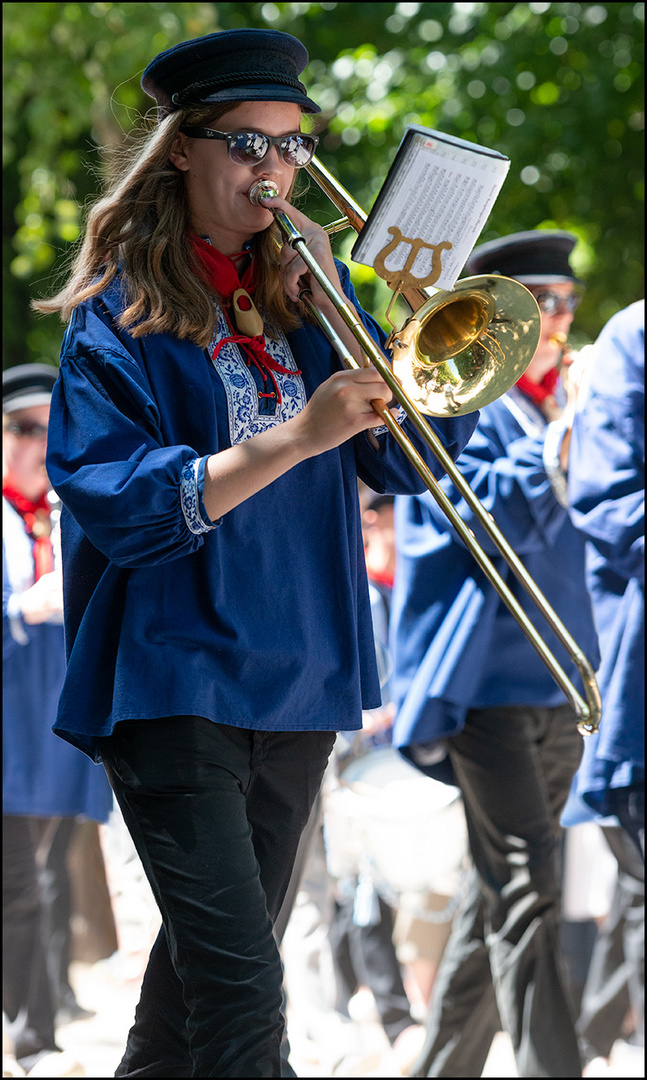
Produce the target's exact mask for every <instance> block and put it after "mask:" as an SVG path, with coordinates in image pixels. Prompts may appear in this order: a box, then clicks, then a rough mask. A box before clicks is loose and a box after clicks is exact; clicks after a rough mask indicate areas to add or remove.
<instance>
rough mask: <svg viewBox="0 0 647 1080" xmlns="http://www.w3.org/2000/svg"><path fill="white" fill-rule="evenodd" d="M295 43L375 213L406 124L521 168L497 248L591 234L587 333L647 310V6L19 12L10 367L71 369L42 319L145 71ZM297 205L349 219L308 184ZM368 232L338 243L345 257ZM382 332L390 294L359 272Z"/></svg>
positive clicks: (333, 165)
mask: <svg viewBox="0 0 647 1080" xmlns="http://www.w3.org/2000/svg"><path fill="white" fill-rule="evenodd" d="M237 27H272V28H274V29H280V30H286V31H288V32H289V33H292V34H295V35H296V36H297V37H299V38H301V39H302V40H303V42H304V43H305V45H306V47H307V48H308V51H309V53H310V57H311V62H310V64H309V66H308V68H307V70H306V72H305V74H304V80H305V82H306V84H307V87H308V92H309V93H310V95H311V96H312V97H314V98H315V100H317V101H318V102H319V104H320V105H321V107H322V110H323V112H322V115H321V117H318V118H317V121H316V124H317V126H316V130H317V131H319V132H320V133H321V135H322V138H321V143H320V149H319V156H320V158H321V160H322V161H323V162H324V164H325V165H326V166H327V167H328V168H329V169H330V170H331V171H332V172H334V173H335V175H336V176H337V177H338V179H339V180H340V181H341V182H342V184H343V185H344V186H345V187H346V188H347V189H348V190H349V191H350V193H351V194H352V195H353V197H354V198H355V199H356V201H357V202H359V203H360V205H361V206H363V207H364V208H365V209H366V210H368V209H370V207H371V205H372V203H373V201H374V199H375V196H376V194H377V192H378V190H379V188H380V185H381V183H382V181H383V179H384V177H385V176H386V173H387V171H388V168H389V165H390V163H391V161H392V159H393V156H394V154H395V151H396V149H397V146H398V143H399V141H400V139H401V137H402V135H403V132H404V130H405V128H406V126H407V124H409V123H417V124H422V125H424V126H426V127H432V128H435V129H437V130H440V131H445V132H448V133H450V134H453V135H459V136H461V137H462V138H465V139H469V140H471V141H473V142H477V143H480V144H483V145H486V146H490V147H493V148H496V149H497V150H499V151H501V152H502V153H504V154H506V155H507V156H508V157H509V158H510V159H511V162H512V165H511V168H510V172H509V174H508V177H507V179H506V181H505V184H504V186H503V189H502V191H501V194H500V195H499V198H498V200H497V202H496V204H495V206H494V209H493V211H492V214H491V216H490V219H489V220H488V222H487V224H486V226H485V229H484V231H483V233H482V234H481V237H480V242H483V241H485V240H489V239H492V238H494V237H497V236H501V235H504V234H506V233H509V232H515V231H517V230H520V229H533V228H537V227H548V228H560V229H569V230H571V231H573V232H574V233H576V234H577V236H578V244H577V247H576V248H575V252H574V265H575V268H576V271H577V272H578V274H579V275H580V276H581V278H582V280H583V281H584V282H585V283H586V290H585V295H584V300H583V302H582V305H581V307H580V308H579V309H578V312H577V316H576V320H575V324H574V333H573V338H574V341H575V343H576V344H578V343H583V342H585V341H588V340H591V339H592V338H594V337H595V336H597V333H598V332H599V330H600V328H601V327H602V325H603V324H604V322H606V320H607V319H608V318H609V317H610V316H611V315H612V314H613V313H614V312H615V311H617V310H618V309H620V308H621V307H624V306H625V305H626V304H628V303H630V302H631V301H633V300H636V299H639V298H641V297H642V296H643V201H644V174H643V127H644V111H643V109H644V99H643V41H644V29H643V28H644V4H631V3H605V4H577V3H556V4H550V3H524V4H521V3H516V4H515V3H509V4H486V3H458V4H444V3H433V4H417V3H411V4H384V3H377V4H376V3H360V4H354V3H324V4H309V3H289V4H274V3H266V4H242V3H231V4H227V3H225V4H167V3H145V4H138V3H94V4H76V3H60V4H57V3H33V4H32V3H15V4H14V3H8V4H3V37H4V101H3V109H4V142H3V155H4V240H3V266H4V358H3V362H4V366H5V367H7V366H11V365H13V364H16V363H23V362H25V361H30V360H45V361H53V362H56V360H57V357H58V351H59V346H60V340H61V335H62V327H61V324H60V322H58V320H57V319H56V318H55V317H49V318H42V317H39V316H35V315H34V314H32V313H31V312H30V309H29V301H30V300H31V299H33V298H34V297H36V296H41V295H44V294H46V293H48V292H50V291H51V290H52V289H53V287H54V285H55V283H56V282H57V281H59V282H60V275H61V274H62V273H64V271H65V267H66V265H67V260H68V257H69V253H70V249H71V247H72V245H73V244H74V241H75V240H76V239H77V238H78V236H79V234H80V229H81V225H82V220H83V213H84V207H85V205H86V204H87V202H88V200H90V199H91V198H92V197H94V196H95V195H96V194H97V193H98V192H99V191H100V190H101V183H102V178H103V175H104V162H103V158H102V154H101V151H100V149H99V148H100V147H104V146H106V147H111V148H114V147H118V146H119V145H120V144H121V143H122V142H123V140H124V138H125V136H126V135H127V134H128V132H129V131H131V129H132V128H133V126H134V125H136V124H137V123H138V122H139V121H140V119H141V117H142V115H143V114H146V113H147V112H148V111H149V107H150V105H151V102H150V99H148V98H147V97H146V96H145V95H144V94H143V92H142V90H141V89H140V86H139V79H140V76H141V72H142V70H143V69H144V67H145V66H146V64H147V63H148V61H149V60H150V59H151V58H152V57H153V56H154V55H155V54H156V53H158V52H160V51H161V50H163V49H166V48H169V47H170V46H172V45H175V44H176V43H177V42H179V41H183V40H186V39H188V38H191V37H196V36H199V35H200V34H207V33H211V32H212V31H215V30H228V29H234V28H237ZM300 205H301V206H302V207H303V208H304V209H306V211H307V212H308V213H310V214H311V216H313V217H314V218H315V219H316V220H318V221H321V222H325V221H326V220H329V219H331V218H334V217H338V216H339V214H338V212H337V211H336V210H335V208H334V207H332V206H331V205H330V204H329V203H328V202H327V201H326V200H325V198H324V197H323V196H321V194H320V193H319V192H318V190H317V189H315V188H314V185H313V184H312V183H311V184H310V190H309V191H308V192H306V193H305V194H304V195H303V196H302V201H301V202H300ZM353 240H354V236H350V235H342V236H341V237H340V238H339V239H338V240H336V242H335V243H336V245H337V250H338V252H339V253H340V255H342V257H344V256H346V257H347V255H348V252H349V250H350V247H351V246H352V242H353ZM352 273H353V279H354V282H355V284H356V286H357V288H358V289H359V292H360V298H361V300H362V302H363V304H364V306H365V307H367V308H368V309H369V310H372V311H373V312H374V313H375V314H376V315H377V316H378V318H381V317H382V312H383V310H384V308H385V306H386V302H387V300H388V296H387V297H385V296H384V293H385V291H386V287H385V286H384V285H383V284H382V283H381V282H379V281H377V279H376V278H375V276H374V275H373V273H372V271H370V270H368V269H367V268H365V267H361V266H358V265H354V266H353V271H352Z"/></svg>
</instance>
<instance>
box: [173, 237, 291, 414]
mask: <svg viewBox="0 0 647 1080" xmlns="http://www.w3.org/2000/svg"><path fill="white" fill-rule="evenodd" d="M189 239H190V241H191V246H192V247H193V251H194V253H195V254H196V256H197V257H198V259H199V261H200V266H201V269H202V271H203V274H202V278H203V281H204V282H205V283H206V284H207V285H209V287H210V288H212V289H213V290H214V291H215V292H216V293H217V294H218V296H219V297H220V298H221V299H222V300H223V301H225V303H228V304H231V299H232V297H233V295H234V293H235V292H236V290H237V289H245V291H246V292H247V293H249V294H250V296H251V295H253V293H254V289H255V287H256V281H255V275H254V261H253V259H251V260H250V261H249V263H248V265H247V266H246V268H245V270H244V271H243V273H242V275H240V276H239V274H238V270H237V269H236V266H235V264H234V262H233V260H234V259H235V258H237V257H238V256H236V255H233V256H231V257H230V256H228V255H223V254H222V252H221V251H218V249H217V248H215V247H213V245H212V244H210V243H208V242H207V241H206V240H203V239H202V237H201V236H196V235H195V233H192V234H191V235H190V237H189ZM243 254H246V252H239V253H238V255H243ZM225 317H226V318H227V322H228V323H229V327H230V329H231V330H232V331H233V330H234V328H233V326H232V323H231V318H230V316H229V313H228V312H227V310H226V309H225ZM229 341H231V342H234V343H235V344H236V345H239V346H240V348H241V349H242V351H243V353H244V354H245V356H246V358H247V364H248V365H249V366H251V365H252V364H254V366H255V367H256V368H257V369H258V370H259V371H260V373H261V375H262V376H263V382H264V383H265V384H267V379H268V375H269V378H270V379H271V381H272V383H273V385H274V392H273V393H272V392H270V393H266V394H261V395H260V396H261V397H273V396H274V395H276V400H277V402H278V404H279V405H280V404H281V392H280V390H279V386H278V383H277V381H276V379H275V378H274V372H275V371H277V372H279V373H280V374H281V375H300V374H301V372H300V371H292V370H291V368H286V367H282V365H281V364H278V363H277V362H276V360H273V359H272V357H271V356H270V355H269V353H268V352H267V350H266V348H265V337H264V335H263V334H258V335H257V336H256V337H249V336H248V335H247V334H240V333H236V332H232V333H231V334H230V335H229V336H228V337H225V338H222V339H221V340H220V341H219V342H218V343H217V345H216V347H215V349H214V351H213V356H212V359H213V360H215V359H216V357H217V356H218V353H219V352H220V350H221V348H222V346H223V345H226V344H227V342H229Z"/></svg>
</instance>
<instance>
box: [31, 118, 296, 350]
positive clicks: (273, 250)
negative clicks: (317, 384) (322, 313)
mask: <svg viewBox="0 0 647 1080" xmlns="http://www.w3.org/2000/svg"><path fill="white" fill-rule="evenodd" d="M230 109H231V103H227V104H226V105H224V104H223V105H222V106H220V107H217V106H214V105H210V106H206V105H202V106H200V107H193V108H188V109H182V110H178V111H177V112H173V113H170V114H169V115H167V116H166V117H165V118H164V119H163V120H162V122H161V123H160V124H159V126H158V127H157V128H156V130H155V131H154V132H152V134H149V135H148V136H147V137H146V139H145V141H144V143H143V146H142V145H137V146H135V148H134V152H133V149H132V148H131V149H130V150H126V151H122V152H121V155H120V157H119V159H118V160H117V161H115V163H114V165H113V175H114V177H115V178H114V179H113V181H112V182H111V183H109V185H108V190H107V192H106V194H105V195H104V196H103V197H101V198H99V199H98V200H97V201H96V202H95V203H94V205H93V206H92V207H91V209H90V211H89V213H88V218H87V224H86V228H85V233H84V237H83V239H82V242H81V244H80V247H79V249H78V251H77V253H76V255H75V256H74V258H73V262H72V266H71V270H70V273H69V276H68V279H67V282H66V284H65V285H64V287H63V288H62V289H61V290H60V291H59V292H58V293H56V295H54V296H52V297H49V298H45V299H42V300H35V301H33V302H32V307H33V308H34V309H35V310H36V311H40V312H42V313H44V314H48V315H49V314H52V313H54V312H60V316H61V320H62V321H63V322H67V321H68V320H69V318H70V317H71V315H72V312H73V311H74V309H75V308H76V307H77V306H78V305H79V304H81V303H82V302H83V301H84V300H88V299H90V298H91V297H93V296H96V295H97V294H98V293H101V292H103V291H104V290H105V289H106V288H107V286H108V285H109V284H110V282H111V281H112V280H113V278H114V277H115V276H116V275H117V273H118V272H121V277H122V286H123V288H124V297H125V301H124V302H125V304H126V306H125V307H124V310H123V311H122V313H121V315H120V316H119V318H118V320H117V324H118V326H119V327H120V329H122V330H127V331H128V332H129V333H130V334H132V336H133V337H142V336H143V335H144V334H161V333H165V334H171V335H173V336H174V337H179V338H188V339H189V340H191V341H194V342H195V343H196V344H197V345H200V346H201V347H202V348H206V347H207V346H208V345H209V344H210V342H211V341H212V339H213V335H214V332H215V326H216V311H215V308H214V293H213V292H212V291H211V290H210V289H209V287H208V286H207V285H206V284H205V282H204V281H203V279H202V278H201V277H200V276H199V273H197V271H198V269H199V267H198V263H197V259H196V256H195V255H194V253H193V249H192V247H191V244H190V243H189V240H188V233H189V231H190V221H189V208H188V203H187V199H186V193H185V186H184V176H183V173H182V172H181V171H180V170H178V169H176V168H175V166H174V165H172V164H171V162H170V161H169V154H170V152H171V149H172V147H173V144H174V142H175V139H176V137H177V134H178V131H179V128H180V127H181V126H182V125H183V124H193V125H196V126H205V125H206V126H209V125H213V124H214V123H215V122H216V121H217V120H218V119H219V117H220V116H222V115H223V114H224V113H225V112H228V111H229V110H230ZM124 158H125V160H124ZM276 236H277V234H276V226H275V225H272V226H270V228H269V229H266V230H265V232H262V233H257V234H256V236H254V238H253V240H252V248H251V250H252V254H253V257H254V261H255V266H256V280H257V286H256V293H255V302H256V305H257V307H258V308H259V310H260V311H261V312H262V313H263V317H264V320H265V323H266V327H267V329H268V330H269V331H272V330H276V329H279V328H280V329H283V330H293V329H296V328H297V327H298V326H299V325H301V322H302V311H301V305H298V306H297V305H295V304H293V303H292V302H291V301H290V300H289V299H288V298H287V297H286V295H285V292H284V290H283V286H282V284H281V279H280V276H279V271H278V247H277V243H276ZM216 298H217V297H216Z"/></svg>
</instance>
